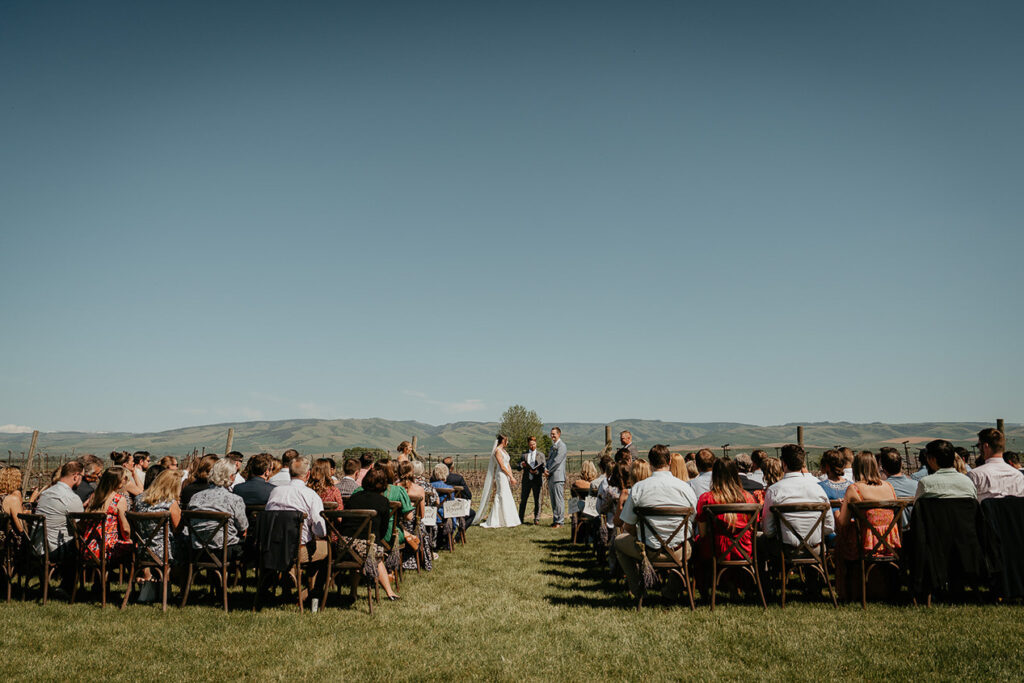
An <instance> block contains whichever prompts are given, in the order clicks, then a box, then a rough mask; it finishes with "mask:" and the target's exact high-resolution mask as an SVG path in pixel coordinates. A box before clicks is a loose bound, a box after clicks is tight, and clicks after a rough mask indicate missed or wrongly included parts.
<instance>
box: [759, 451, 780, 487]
mask: <svg viewBox="0 0 1024 683" xmlns="http://www.w3.org/2000/svg"><path fill="white" fill-rule="evenodd" d="M761 471H762V472H764V485H765V488H768V487H769V486H771V485H772V484H774V483H775V482H777V481H778V480H779V479H782V461H781V460H780V459H778V458H765V459H764V462H762V463H761Z"/></svg>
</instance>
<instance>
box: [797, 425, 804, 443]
mask: <svg viewBox="0 0 1024 683" xmlns="http://www.w3.org/2000/svg"><path fill="white" fill-rule="evenodd" d="M796 444H797V445H798V446H800V448H803V447H804V428H803V427H797V428H796Z"/></svg>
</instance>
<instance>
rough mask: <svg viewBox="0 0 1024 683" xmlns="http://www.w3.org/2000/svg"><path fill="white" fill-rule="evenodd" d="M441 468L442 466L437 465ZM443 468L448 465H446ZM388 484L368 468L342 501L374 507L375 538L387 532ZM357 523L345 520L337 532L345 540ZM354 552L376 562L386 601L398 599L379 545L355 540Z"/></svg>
mask: <svg viewBox="0 0 1024 683" xmlns="http://www.w3.org/2000/svg"><path fill="white" fill-rule="evenodd" d="M439 467H441V465H439ZM445 469H446V470H447V469H448V468H445ZM387 487H388V479H387V473H386V471H384V470H383V469H371V470H369V471H368V472H366V474H365V475H364V476H363V482H362V486H361V487H360V488H359V490H358V491H356V492H355V493H353V494H352V495H351V496H349V499H348V500H347V501H346V502H345V509H346V510H374V511H376V513H377V516H376V517H375V518H374V521H373V525H372V531H373V536H374V539H379V538H383V537H384V535H385V534H386V533H387V526H388V521H389V520H390V519H391V502H390V501H389V500H388V499H387V498H385V497H384V496H383V495H382V494H383V492H384V491H385V490H386V489H387ZM359 525H360V522H359V521H357V520H355V519H344V520H342V522H341V524H340V526H339V529H338V530H339V532H340V533H341V535H342V539H343V540H344V541H349V540H351V538H352V536H354V535H355V533H356V532H357V531H358V529H359ZM354 547H355V549H356V552H358V553H360V554H366V553H369V554H370V555H371V557H372V558H373V559H374V560H375V561H376V566H377V582H378V583H379V584H380V586H381V588H383V589H384V593H385V595H387V598H388V600H398V596H397V595H396V594H395V592H394V591H393V590H392V588H391V581H390V580H389V578H388V570H387V569H386V568H385V567H384V558H385V555H386V552H385V550H384V548H383V547H382V546H379V545H377V544H376V543H374V544H373V547H367V544H366V541H365V540H363V539H357V540H356V541H355V542H354Z"/></svg>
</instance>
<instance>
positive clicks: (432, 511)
mask: <svg viewBox="0 0 1024 683" xmlns="http://www.w3.org/2000/svg"><path fill="white" fill-rule="evenodd" d="M423 526H437V508H436V507H433V506H430V505H428V506H426V507H425V508H423Z"/></svg>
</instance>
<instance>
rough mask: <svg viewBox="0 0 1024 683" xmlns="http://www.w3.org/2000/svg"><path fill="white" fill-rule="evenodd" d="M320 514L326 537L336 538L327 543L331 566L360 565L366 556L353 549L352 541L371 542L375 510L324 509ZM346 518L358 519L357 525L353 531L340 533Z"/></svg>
mask: <svg viewBox="0 0 1024 683" xmlns="http://www.w3.org/2000/svg"><path fill="white" fill-rule="evenodd" d="M320 516H321V517H323V519H324V524H325V525H326V526H327V531H328V534H327V535H328V537H330V538H332V539H336V540H335V541H334V542H332V543H330V544H328V553H329V554H330V556H331V563H332V566H334V567H338V568H343V567H339V565H344V566H345V567H349V568H356V567H362V566H363V562H364V560H365V559H366V558H365V555H361V554H360V553H359V552H358V551H357V550H356V549H355V547H354V541H355V540H357V539H363V540H365V541H367V543H368V545H372V544H373V541H374V537H373V522H374V520H375V519H376V518H377V511H376V510H324V511H323V512H321V513H320ZM348 519H357V520H359V525H358V526H357V527H356V530H355V533H353V534H350V535H347V536H346V535H342V531H341V527H342V523H343V522H344V521H345V520H348Z"/></svg>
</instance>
